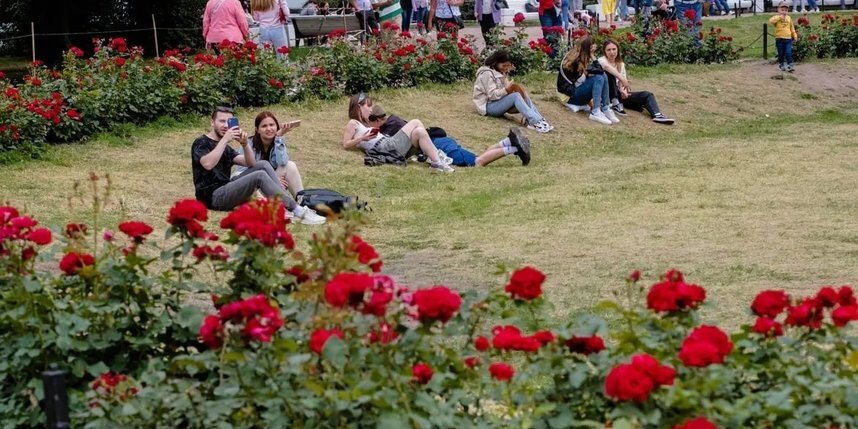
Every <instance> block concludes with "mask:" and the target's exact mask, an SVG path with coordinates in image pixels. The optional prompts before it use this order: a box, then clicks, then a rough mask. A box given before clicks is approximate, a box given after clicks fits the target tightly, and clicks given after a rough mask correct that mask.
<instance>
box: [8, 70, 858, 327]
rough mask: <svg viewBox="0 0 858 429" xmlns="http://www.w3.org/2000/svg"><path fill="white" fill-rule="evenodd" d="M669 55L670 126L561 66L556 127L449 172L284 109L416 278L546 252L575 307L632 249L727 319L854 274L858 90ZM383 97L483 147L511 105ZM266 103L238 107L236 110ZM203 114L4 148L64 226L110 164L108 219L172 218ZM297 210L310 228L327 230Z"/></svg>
mask: <svg viewBox="0 0 858 429" xmlns="http://www.w3.org/2000/svg"><path fill="white" fill-rule="evenodd" d="M832 64H833V65H829V64H818V65H806V66H804V67H818V68H819V69H818V70H820V73H823V72H825V71H826V70H829V69H835V70H836V71H837V75H843V76H847V77H844V79H846V78H848V76H855V75H856V71H858V61H854V60H853V61H840V62H837V63H832ZM674 71H675V72H676V73H670V74H665V73H641V74H640V77H636V75H633V85H634V86H636V87H637V88H641V89H649V90H652V91H653V92H655V93H656V94H657V95H658V97H659V102H660V103H661V104H662V107H663V110H664V111H665V112H666V113H668V114H670V115H672V116H674V117H676V118H677V120H678V123H677V124H676V125H675V126H673V127H664V126H660V125H656V124H654V123H652V122H650V121H649V120H648V119H647V118H646V117H644V116H643V115H641V114H637V113H634V112H632V113H631V114H630V116H629V117H627V118H624V119H623V123H622V124H621V125H619V126H614V127H605V126H602V125H598V124H596V123H593V122H591V121H588V120H586V117H585V116H583V115H575V114H572V113H570V112H568V111H566V110H565V108H564V107H563V106H562V105H561V103H560V102H559V101H558V100H557V97H556V96H555V95H554V91H553V76H552V75H534V76H530V77H528V79H526V80H525V81H524V82H525V84H526V85H527V86H528V87H530V88H533V90H532V92H533V95H534V98H535V100H536V101H537V104H538V106H539V107H540V110H541V111H542V113H543V114H544V115H545V116H546V117H547V118H548V119H549V120H550V121H551V122H552V124H554V125H555V126H556V127H557V130H556V131H555V132H554V133H551V134H549V135H537V134H535V133H529V135H530V137H531V141H532V144H533V146H534V153H535V155H534V161H533V162H532V164H531V166H529V167H526V168H524V167H521V166H520V165H519V163H518V162H517V159H514V158H509V159H504V160H501V161H498V162H497V163H496V164H495V165H491V166H489V167H487V168H482V169H466V168H460V169H458V171H457V172H456V173H454V174H449V175H440V174H431V173H430V172H429V171H428V169H427V168H426V167H425V166H423V165H414V164H412V165H409V166H408V167H406V168H396V167H378V168H372V169H370V168H367V167H364V166H363V165H362V162H361V157H360V156H359V155H358V154H356V153H350V152H344V151H342V150H340V149H339V140H340V138H341V130H342V128H341V127H342V126H343V124H344V123H345V120H346V111H345V110H346V106H345V102H344V101H339V102H335V103H316V104H308V105H304V106H288V107H284V106H275V107H273V108H272V110H274V111H275V112H276V113H277V114H278V115H279V116H280V117H281V119H286V118H292V117H295V118H301V119H303V123H302V126H301V128H299V129H297V130H296V131H295V132H294V133H292V134H291V135H290V155H291V156H292V157H293V158H294V159H295V160H296V161H297V162H298V164H299V166H300V168H301V170H302V171H303V172H304V175H305V184H306V186H307V187H330V188H333V189H337V190H340V191H342V192H344V193H348V194H356V195H359V196H360V197H361V198H362V199H365V200H367V201H369V202H370V205H371V207H372V208H373V210H374V211H373V212H372V214H371V215H370V216H369V218H370V223H369V225H367V227H366V230H365V236H366V238H367V239H368V240H369V241H370V242H372V243H374V244H375V245H376V246H377V247H378V248H379V251H380V252H381V254H382V255H384V256H385V259H386V266H387V268H388V270H389V271H390V272H391V273H392V274H393V275H395V276H397V277H398V278H399V279H400V280H401V281H403V282H406V283H409V284H414V285H425V284H431V283H446V284H449V285H451V286H453V287H456V288H461V289H464V288H490V287H497V286H498V285H499V283H500V281H501V280H500V279H497V278H496V277H494V276H493V274H494V272H495V271H496V269H497V265H498V264H505V265H506V266H518V265H520V264H525V263H527V264H534V265H536V266H538V267H539V268H541V269H543V270H544V271H546V273H548V275H549V281H548V284H547V294H548V296H549V298H550V299H551V300H552V301H553V302H554V303H555V304H556V310H555V313H556V314H555V316H556V317H558V318H563V317H568V316H569V315H571V314H572V313H573V312H575V311H577V310H580V309H585V308H587V307H589V306H591V305H593V304H594V303H596V302H598V301H599V300H601V299H604V298H607V297H609V296H610V292H611V291H612V290H615V289H616V288H618V287H621V285H622V278H624V277H625V275H626V274H627V273H628V272H629V271H631V270H632V269H635V268H640V269H642V270H644V272H645V273H646V275H647V276H648V277H647V280H652V279H654V278H655V277H656V276H657V275H658V273H660V272H661V271H662V270H664V269H665V268H668V267H677V268H680V269H682V270H684V271H686V272H687V273H688V277H689V278H690V280H692V281H697V282H700V283H701V284H702V285H703V286H705V287H707V288H708V290H709V293H710V297H711V299H712V300H713V301H714V302H716V303H717V307H713V308H712V309H711V310H709V313H708V315H709V317H711V318H714V319H716V320H717V321H719V322H721V323H724V324H726V325H728V326H730V325H735V324H738V323H739V322H740V321H742V320H744V319H743V317H744V313H745V308H746V305H747V303H748V302H749V299H750V298H751V297H752V296H753V294H754V293H755V292H756V291H758V290H760V289H763V288H770V287H777V288H785V289H787V290H789V291H790V292H794V293H801V292H804V291H808V290H810V289H811V288H814V287H816V286H818V285H819V284H822V283H845V282H854V281H855V272H854V267H855V266H856V262H858V224H856V223H855V222H854V217H855V213H856V212H858V202H856V201H858V186H856V185H858V172H856V167H855V166H856V165H858V151H856V150H855V149H856V146H858V143H856V141H855V139H854V136H855V135H856V132H858V124H856V122H855V121H854V118H855V115H856V114H857V113H858V110H856V107H855V105H854V104H851V105H850V104H846V103H849V102H850V100H848V99H843V98H839V97H832V96H826V95H825V94H824V93H819V92H818V91H817V94H818V95H819V96H817V97H800V96H799V94H803V93H810V92H812V91H814V89H813V88H812V87H809V86H808V85H809V84H808V83H807V82H806V80H803V79H804V77H803V76H802V75H798V76H797V78H796V79H795V80H783V81H780V80H773V79H771V78H770V77H771V75H772V73H771V71H770V70H768V69H767V68H764V66H761V65H758V64H748V65H741V66H735V65H734V66H718V67H700V66H683V67H679V68H676V69H675V70H674ZM842 87H843V86H841V88H842ZM377 99H378V100H379V102H380V103H382V104H383V105H384V106H385V108H386V110H387V111H388V112H393V113H395V114H398V115H400V116H402V117H405V118H414V117H416V118H420V119H422V120H423V121H424V122H425V123H426V125H428V126H433V125H434V126H442V127H443V128H445V129H446V130H447V131H448V133H449V134H451V135H452V136H454V137H456V138H457V139H459V140H460V142H461V143H462V144H463V145H464V146H466V147H469V148H471V149H473V150H475V151H477V152H479V151H480V150H482V149H483V148H485V147H486V146H488V145H490V144H492V143H495V142H496V141H497V140H499V139H500V138H501V137H503V135H505V133H506V131H505V130H506V129H507V128H508V127H509V126H511V125H512V124H511V123H510V122H509V121H504V120H499V119H493V118H484V117H480V116H478V115H477V114H476V113H474V111H473V106H472V104H471V101H470V84H461V85H456V86H449V87H441V86H439V87H432V88H426V89H421V90H416V89H409V90H398V91H385V92H382V93H380V94H377ZM258 110H261V109H257V110H254V111H248V112H243V113H242V114H241V115H240V117H241V120H242V123H244V124H251V123H252V118H253V116H254V115H255V114H256V113H257V112H258ZM766 114H768V115H769V117H768V118H767V117H766V116H765V115H766ZM206 126H207V121H206V120H204V119H201V120H199V121H198V122H195V123H193V124H191V125H189V126H188V127H187V128H184V129H181V128H178V129H177V128H168V129H165V130H154V131H153V130H142V131H140V132H139V133H137V132H135V133H134V135H133V136H131V137H129V138H127V139H115V138H103V139H99V140H97V141H94V142H91V143H87V144H85V145H69V146H63V147H59V148H56V149H55V150H53V151H52V152H51V153H50V154H49V156H48V157H47V159H46V160H44V161H37V162H29V163H26V164H22V165H16V166H5V167H0V173H2V176H3V177H4V181H3V182H2V184H0V200H8V201H10V202H12V203H14V204H16V205H19V206H25V207H26V208H27V211H28V212H30V213H33V214H34V215H35V216H37V217H38V218H39V219H42V220H43V221H45V222H47V223H48V224H53V225H56V226H59V225H61V223H63V222H65V221H68V220H72V219H74V220H82V217H83V213H84V212H83V210H82V208H80V207H79V206H80V205H78V207H79V208H77V209H73V210H71V211H69V210H67V209H66V207H67V204H66V197H67V196H68V195H69V194H70V187H71V186H70V184H71V183H72V182H73V181H75V180H82V179H85V177H86V176H87V172H88V171H90V170H94V171H96V172H99V173H102V172H109V173H110V174H111V177H112V179H113V182H114V199H113V202H112V203H111V204H110V205H109V210H110V213H108V219H107V220H108V221H110V222H117V221H118V220H120V219H121V218H122V217H130V218H135V219H142V220H145V221H148V222H151V223H153V224H154V225H156V226H157V227H158V228H162V229H163V228H165V227H166V224H165V221H164V218H165V215H166V212H167V210H168V209H169V206H170V205H171V204H172V202H174V201H175V200H177V199H179V198H184V197H189V196H192V195H193V185H192V182H191V172H190V153H189V152H190V149H189V148H190V143H191V141H192V140H193V139H194V138H195V137H196V136H197V135H199V134H201V133H202V132H204V130H205V127H206ZM125 142H130V143H128V144H124V143H125ZM215 217H216V219H219V218H220V215H216V216H215ZM294 230H295V231H296V233H297V235H298V237H299V239H307V238H309V236H310V234H311V232H312V231H313V230H312V229H311V228H308V227H303V226H296V227H295V228H294Z"/></svg>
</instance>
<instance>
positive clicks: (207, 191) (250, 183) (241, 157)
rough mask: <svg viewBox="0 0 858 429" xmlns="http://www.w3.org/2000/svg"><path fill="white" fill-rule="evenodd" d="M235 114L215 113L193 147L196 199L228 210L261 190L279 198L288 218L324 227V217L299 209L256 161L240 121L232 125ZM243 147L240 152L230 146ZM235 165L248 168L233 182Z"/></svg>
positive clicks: (225, 110)
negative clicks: (230, 172) (238, 145)
mask: <svg viewBox="0 0 858 429" xmlns="http://www.w3.org/2000/svg"><path fill="white" fill-rule="evenodd" d="M232 118H233V111H232V109H230V108H228V107H217V108H215V110H214V112H212V119H211V128H210V129H209V131H208V133H206V134H203V135H202V136H200V137H199V138H197V139H196V140H194V143H193V144H192V145H191V168H192V170H193V174H194V189H195V191H196V198H197V200H199V201H200V202H202V203H203V204H205V205H206V207H208V208H210V209H212V210H222V211H228V210H232V209H233V208H235V207H236V206H238V205H239V204H242V203H244V202H246V201H247V200H248V199H250V198H251V197H252V196H253V194H254V193H255V192H256V191H257V190H259V191H261V192H262V195H264V196H266V197H268V198H275V197H279V198H282V199H283V205H284V206H285V207H286V210H287V214H286V216H287V217H291V218H294V219H296V220H298V221H300V222H301V223H304V224H308V225H321V224H323V223H325V218H324V217H322V216H319V215H318V214H316V212H314V211H313V210H312V209H310V208H307V207H303V206H299V205H298V203H296V202H295V200H294V199H292V197H291V196H289V192H288V191H286V188H284V187H283V185H282V184H281V183H280V179H278V178H277V174H276V173H275V172H274V168H272V167H271V164H270V163H268V161H262V160H260V161H257V160H256V157H255V156H254V154H253V148H252V147H251V146H250V145H248V142H247V133H245V132H244V131H242V130H241V128H240V127H239V126H238V124H237V121H236V122H235V123H233V124H232V126H230V119H232ZM233 141H237V142H238V143H239V144H240V145H241V153H238V152H237V151H236V150H235V149H233V148H232V146H230V145H229V143H231V142H233ZM233 165H239V166H242V167H247V169H246V170H244V172H242V173H241V174H240V175H238V176H236V177H235V178H233V179H232V180H230V174H229V171H230V169H232V166H233Z"/></svg>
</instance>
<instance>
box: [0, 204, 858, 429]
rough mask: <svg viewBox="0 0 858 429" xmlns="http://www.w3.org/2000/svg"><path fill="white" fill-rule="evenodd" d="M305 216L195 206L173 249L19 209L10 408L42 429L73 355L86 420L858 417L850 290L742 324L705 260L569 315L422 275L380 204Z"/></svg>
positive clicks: (565, 421)
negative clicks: (716, 319) (300, 221)
mask: <svg viewBox="0 0 858 429" xmlns="http://www.w3.org/2000/svg"><path fill="white" fill-rule="evenodd" d="M103 200H104V199H103V198H102V199H97V200H95V202H94V205H95V207H96V209H98V208H99V204H101V203H100V201H103ZM96 212H97V210H96ZM283 215H284V209H283V206H282V204H281V203H280V202H279V201H268V200H257V201H253V202H250V203H247V204H245V205H242V206H241V207H239V208H237V209H235V210H234V211H232V212H231V213H229V214H228V215H227V216H225V217H224V218H223V219H222V220H221V221H220V224H219V227H220V229H217V228H216V227H213V226H212V225H208V224H207V221H208V212H207V210H206V208H205V206H203V205H202V204H201V203H199V202H198V201H196V200H183V201H179V202H177V203H176V204H175V205H174V206H173V207H172V208H171V209H170V212H169V213H168V215H167V222H168V224H169V225H170V226H169V228H168V230H167V240H166V241H163V242H162V245H159V241H160V240H156V239H155V238H154V237H155V235H157V234H155V233H154V231H153V228H152V227H150V226H149V225H146V224H144V223H141V222H135V221H127V222H123V223H122V224H120V225H119V226H118V232H113V231H112V230H111V231H102V229H101V228H102V227H101V226H100V225H98V224H97V223H94V224H91V225H84V224H79V223H72V224H69V225H68V226H66V228H65V229H64V231H61V232H60V231H57V232H54V231H51V230H50V229H46V228H45V227H43V226H41V225H39V224H38V222H37V221H36V220H34V219H32V218H30V217H27V216H26V215H25V214H22V213H20V212H19V211H18V210H17V209H15V208H13V207H3V208H0V273H2V277H0V279H1V280H2V283H0V294H2V295H1V296H0V339H2V341H3V343H4V344H6V345H7V347H4V348H3V349H2V351H0V375H2V376H3V380H4V382H3V385H2V389H3V390H2V392H3V394H2V395H1V396H0V397H2V398H3V399H2V401H0V419H2V421H3V422H4V423H6V422H11V424H12V425H13V426H18V427H35V426H38V425H39V424H40V422H41V421H42V420H43V417H42V415H41V412H40V410H39V407H38V404H39V401H40V400H41V395H42V392H41V388H40V381H39V376H40V373H41V371H42V370H44V369H45V368H46V365H48V364H49V363H54V362H55V363H58V364H59V365H60V367H62V368H64V369H66V370H67V371H68V372H69V375H68V377H69V379H68V386H69V388H70V391H71V398H72V401H71V404H72V415H73V416H74V417H73V419H74V421H73V425H74V426H76V427H93V428H95V427H153V428H156V427H199V428H204V427H205V428H209V427H248V428H249V427H314V428H315V427H338V428H339V427H365V426H366V427H397V428H400V427H420V428H424V427H425V428H430V427H439V428H440V427H443V428H449V427H535V428H564V427H605V426H606V425H607V426H611V427H615V428H617V427H626V428H628V427H632V428H634V427H642V428H644V427H645V428H664V427H676V428H693V427H722V428H733V427H772V428H774V427H808V428H818V427H826V428H828V427H837V428H848V427H854V426H855V425H856V424H858V421H856V420H858V385H857V384H856V383H855V378H856V370H858V351H856V346H858V338H856V336H855V335H854V322H855V321H858V302H856V296H855V294H854V292H853V289H852V288H851V287H849V286H839V287H830V286H827V287H823V288H820V289H819V291H818V292H817V293H816V294H814V295H812V296H808V297H792V296H789V295H787V294H786V293H785V292H783V291H781V290H778V289H771V290H766V291H763V292H761V293H760V294H759V295H758V296H757V297H756V298H755V299H754V301H753V302H752V303H750V305H749V318H748V323H746V324H744V325H743V326H742V327H741V328H740V329H739V330H738V331H737V332H735V333H733V334H732V335H729V334H727V332H725V331H724V330H723V329H722V328H721V327H719V326H717V325H714V324H712V323H707V322H704V321H703V320H701V316H700V314H699V309H700V307H702V306H705V305H707V302H708V299H709V297H708V296H707V291H706V290H705V289H704V288H703V287H701V286H699V285H696V284H693V283H692V282H690V281H689V280H687V279H686V277H685V276H684V275H683V273H681V272H679V271H677V270H673V269H671V270H668V271H667V272H665V273H664V274H663V275H662V276H661V277H660V279H659V280H658V281H656V282H655V283H654V284H652V285H651V286H649V287H645V286H644V285H643V284H642V281H641V277H642V276H641V274H640V273H639V272H635V273H632V274H631V275H630V276H629V278H628V279H627V280H626V283H625V284H624V285H622V284H621V285H618V287H617V289H616V297H617V299H616V300H612V301H606V302H603V303H601V304H599V305H598V306H597V308H596V310H597V311H598V312H599V313H601V314H606V315H607V316H608V318H607V319H602V318H600V317H595V316H592V315H587V314H584V315H581V316H578V317H574V318H560V319H547V318H546V317H545V316H544V315H545V314H553V313H554V311H552V308H551V307H552V305H551V303H550V302H549V301H548V300H546V299H545V297H544V290H545V288H546V287H550V286H551V283H550V282H551V279H550V278H547V276H545V275H544V274H543V273H542V272H540V271H539V270H538V269H536V268H534V267H530V266H525V267H522V268H520V269H517V270H514V271H513V272H512V273H511V275H510V276H509V278H508V279H507V280H506V282H505V283H506V284H505V286H503V287H498V288H496V289H495V290H492V291H485V292H479V291H475V290H460V289H458V288H456V287H450V286H444V285H431V284H430V285H422V286H417V287H414V286H407V285H403V284H400V283H398V282H396V280H395V279H394V278H393V277H390V276H389V275H387V274H385V273H384V264H383V261H382V259H381V257H380V256H379V254H378V253H377V252H376V251H375V249H374V248H373V247H372V245H371V244H369V243H368V242H366V241H365V240H364V239H363V238H361V237H360V236H359V235H358V227H359V225H360V217H361V216H362V215H361V214H358V213H348V212H347V213H346V215H345V216H344V218H343V219H341V220H340V221H338V222H332V223H331V225H329V226H328V227H326V229H324V230H322V231H320V232H318V233H316V234H314V236H313V238H312V240H311V241H310V242H308V243H306V245H304V246H299V245H297V244H296V243H295V241H294V238H293V237H292V235H291V233H290V228H291V226H290V224H289V223H288V222H286V221H285V220H284V217H283ZM96 219H97V217H96ZM215 231H218V232H217V234H216V233H215ZM221 231H222V232H221ZM219 235H223V236H224V238H221V237H219ZM60 236H64V237H65V238H64V239H59V238H58V237H60ZM58 240H59V241H60V246H59V247H60V249H59V250H60V251H59V252H57V253H54V252H52V250H51V248H50V247H49V245H50V243H52V242H54V241H58ZM162 246H163V247H162ZM299 249H300V250H299ZM159 254H160V260H161V261H162V263H160V264H155V263H154V262H155V260H156V259H158V256H157V255H159ZM148 255H151V256H148ZM52 267H56V268H52ZM200 294H202V295H203V296H206V297H208V296H211V303H212V304H213V305H209V304H206V303H204V302H202V300H200V299H198V297H199V295H200ZM192 297H197V299H195V300H194V301H190V302H189V301H188V299H189V298H192ZM206 301H208V299H206Z"/></svg>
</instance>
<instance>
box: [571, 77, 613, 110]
mask: <svg viewBox="0 0 858 429" xmlns="http://www.w3.org/2000/svg"><path fill="white" fill-rule="evenodd" d="M591 99H592V100H593V110H594V111H595V110H604V109H607V108H608V102H610V101H611V99H610V96H609V95H608V79H607V78H606V77H605V75H604V74H595V75H592V76H590V77H588V78H587V80H585V81H584V83H582V84H581V86H579V87H577V88H575V94H574V95H572V97H571V98H569V104H575V105H577V106H583V105H585V104H587V103H589V102H590V100H591Z"/></svg>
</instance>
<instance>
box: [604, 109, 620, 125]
mask: <svg viewBox="0 0 858 429" xmlns="http://www.w3.org/2000/svg"><path fill="white" fill-rule="evenodd" d="M602 113H604V114H605V117H607V118H608V120H610V121H611V122H612V123H614V124H619V123H620V118H618V117H617V115H616V114H614V111H613V110H611V109H610V108H608V109H605V110H602Z"/></svg>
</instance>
